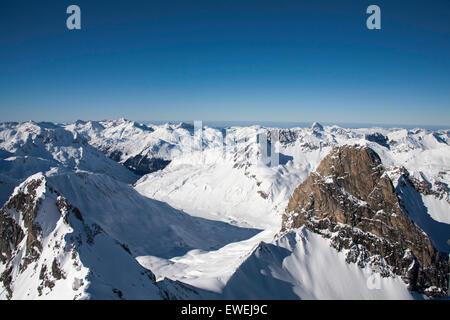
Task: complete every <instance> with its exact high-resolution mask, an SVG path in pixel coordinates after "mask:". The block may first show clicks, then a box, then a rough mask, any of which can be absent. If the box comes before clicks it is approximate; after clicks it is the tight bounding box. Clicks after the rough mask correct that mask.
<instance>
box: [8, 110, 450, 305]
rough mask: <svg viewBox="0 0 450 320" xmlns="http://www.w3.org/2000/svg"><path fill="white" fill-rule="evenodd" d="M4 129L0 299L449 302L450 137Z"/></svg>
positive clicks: (337, 130) (84, 126)
mask: <svg viewBox="0 0 450 320" xmlns="http://www.w3.org/2000/svg"><path fill="white" fill-rule="evenodd" d="M197 129H198V128H194V126H192V125H189V124H186V123H179V124H170V123H167V124H163V125H144V124H140V123H136V122H133V121H128V120H125V119H120V120H114V121H77V122H74V123H71V124H65V125H60V124H53V123H35V122H25V123H3V124H0V191H1V198H0V201H1V205H2V208H1V210H0V235H1V238H0V299H348V298H352V299H424V298H425V299H429V298H435V297H442V296H445V295H447V292H448V273H449V264H448V256H449V252H450V244H449V239H450V210H449V209H450V198H449V187H448V186H449V184H450V146H449V142H450V131H449V130H426V129H414V130H407V129H401V128H391V129H385V128H360V129H348V128H341V127H338V126H322V125H320V124H318V123H314V124H313V125H312V126H311V127H307V128H301V127H298V128H267V127H262V126H259V125H255V126H246V127H229V128H212V127H203V128H202V129H201V130H200V131H199V130H197Z"/></svg>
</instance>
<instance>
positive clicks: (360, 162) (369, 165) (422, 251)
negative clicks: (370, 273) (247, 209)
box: [282, 146, 449, 296]
mask: <svg viewBox="0 0 450 320" xmlns="http://www.w3.org/2000/svg"><path fill="white" fill-rule="evenodd" d="M403 210H404V209H403V208H402V204H401V201H400V200H399V197H398V196H397V194H396V192H395V189H394V187H393V185H392V182H391V180H390V178H389V177H388V175H387V173H386V171H385V168H384V167H383V165H382V163H381V160H380V158H379V156H378V155H377V154H376V153H375V152H374V151H373V150H372V149H370V148H368V147H360V146H342V147H336V148H334V149H333V150H332V151H331V153H330V154H329V155H328V156H327V157H325V158H324V159H323V160H322V162H321V163H320V165H319V166H318V168H317V170H316V171H315V172H314V173H312V174H311V175H310V176H309V177H308V178H307V179H306V180H305V181H304V182H303V183H302V184H301V185H300V186H298V187H297V188H296V189H295V191H294V193H293V195H292V197H291V198H290V201H289V204H288V207H287V209H286V212H285V214H284V216H283V224H282V232H287V231H289V230H291V229H295V228H300V227H303V226H304V227H306V228H307V229H309V230H311V231H313V232H315V233H318V234H320V235H322V236H323V237H326V238H329V239H331V245H332V246H333V247H334V248H336V249H337V250H339V251H341V250H342V251H344V252H345V254H346V259H347V262H349V263H356V264H358V265H359V266H360V267H363V268H364V267H370V268H371V269H372V270H374V271H375V272H379V273H380V274H381V275H382V276H383V277H388V276H393V275H397V276H400V277H401V278H402V279H403V281H404V282H405V283H407V284H408V288H409V289H410V290H413V291H418V292H423V293H425V294H426V295H428V296H443V295H445V294H446V293H447V290H448V279H447V273H448V272H449V266H448V262H447V257H446V255H445V254H442V253H439V252H438V251H437V250H436V249H435V248H434V247H433V245H432V243H431V241H430V239H429V237H428V236H427V235H426V234H425V233H424V232H423V231H422V230H421V229H420V228H419V227H418V226H417V225H415V224H414V222H413V221H412V220H411V219H409V218H408V216H407V215H406V214H405V213H404V211H403Z"/></svg>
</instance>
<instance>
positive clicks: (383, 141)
mask: <svg viewBox="0 0 450 320" xmlns="http://www.w3.org/2000/svg"><path fill="white" fill-rule="evenodd" d="M365 139H366V140H367V141H371V142H375V143H378V144H379V145H380V146H383V147H386V148H388V149H389V148H390V147H389V144H388V141H389V139H388V138H387V137H386V136H384V135H382V134H381V133H379V132H375V133H372V134H366V135H365Z"/></svg>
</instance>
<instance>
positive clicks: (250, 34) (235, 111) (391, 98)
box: [0, 0, 450, 126]
mask: <svg viewBox="0 0 450 320" xmlns="http://www.w3.org/2000/svg"><path fill="white" fill-rule="evenodd" d="M71 4H77V5H79V6H80V8H81V11H82V30H79V31H69V30H67V28H66V18H67V16H68V15H67V14H66V8H67V6H69V5H71ZM370 4H377V5H378V6H380V8H381V19H382V22H381V23H382V29H381V30H374V31H371V30H368V29H367V28H366V18H367V16H368V15H367V14H366V13H365V11H366V8H367V7H368V5H370ZM120 117H125V118H128V119H133V120H140V121H151V120H158V121H159V120H194V119H199V120H204V121H207V120H210V121H211V120H215V121H225V120H231V121H290V122H292V121H299V122H307V121H322V122H336V123H380V124H383V123H393V124H405V125H411V124H414V125H416V124H417V125H443V126H450V1H448V0H433V1H425V0H418V1H405V0H395V1H394V0H390V1H379V0H373V1H350V0H342V1H337V0H332V1H331V0H316V1H312V0H310V1H302V0H296V1H283V0H279V1H275V0H271V1H267V0H258V1H245V0H239V1H235V0H231V1H230V0H229V1H214V0H209V1H171V0H169V1H144V0H139V1H137V0H135V1H133V0H128V1H123V0H117V1H106V0H101V1H100V0H89V1H87V0H71V1H65V0H58V1H48V0H40V1H23V0H2V1H1V3H0V121H25V120H30V119H32V120H36V121H42V120H48V121H72V120H76V119H84V120H88V119H94V120H100V119H113V118H120Z"/></svg>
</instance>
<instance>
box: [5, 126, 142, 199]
mask: <svg viewBox="0 0 450 320" xmlns="http://www.w3.org/2000/svg"><path fill="white" fill-rule="evenodd" d="M56 168H57V169H59V170H66V171H76V170H84V171H90V172H97V173H104V174H107V175H109V176H111V177H114V178H115V179H118V180H120V181H123V182H126V183H133V182H134V181H135V180H136V179H137V177H136V176H135V175H134V174H133V173H132V172H130V171H129V170H127V169H126V168H125V167H123V166H122V165H120V164H118V163H116V162H115V161H112V160H110V159H108V158H106V157H105V156H104V155H103V154H102V153H101V152H99V151H98V150H97V149H95V148H93V147H92V146H90V145H89V144H87V143H86V141H85V140H84V139H83V138H81V137H80V136H79V135H76V134H72V133H71V132H69V131H67V130H65V129H63V128H61V127H59V126H58V125H54V124H50V123H35V122H31V121H30V122H24V123H20V124H18V123H3V124H0V181H1V184H0V185H1V188H2V191H3V193H2V194H1V196H0V204H3V203H4V202H5V201H6V200H7V197H8V195H9V194H11V192H12V191H13V189H14V187H16V186H18V185H19V184H20V183H21V182H22V181H24V179H26V178H27V177H29V176H30V175H32V174H35V173H37V172H46V171H51V170H54V169H56Z"/></svg>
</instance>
